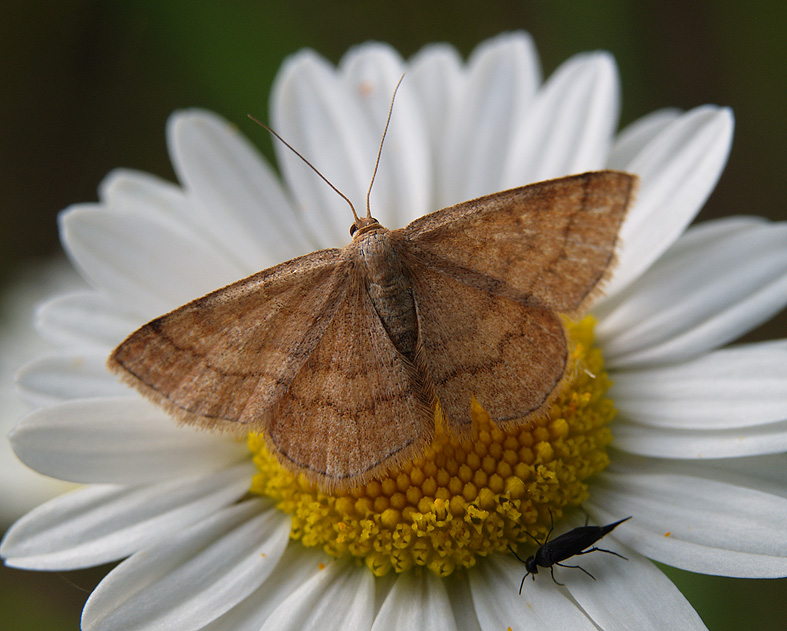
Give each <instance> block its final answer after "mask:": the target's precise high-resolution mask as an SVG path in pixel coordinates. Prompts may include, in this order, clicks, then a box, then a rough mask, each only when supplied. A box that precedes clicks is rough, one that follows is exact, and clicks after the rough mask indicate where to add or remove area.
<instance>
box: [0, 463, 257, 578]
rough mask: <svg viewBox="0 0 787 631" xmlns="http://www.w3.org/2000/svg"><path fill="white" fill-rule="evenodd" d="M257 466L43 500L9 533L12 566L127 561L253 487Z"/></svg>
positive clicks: (7, 554)
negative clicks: (252, 477)
mask: <svg viewBox="0 0 787 631" xmlns="http://www.w3.org/2000/svg"><path fill="white" fill-rule="evenodd" d="M253 473H254V467H253V465H252V464H251V463H250V462H248V463H243V464H241V465H239V466H236V467H233V468H230V469H225V470H223V471H220V472H218V473H215V474H210V475H208V476H200V477H197V478H193V477H192V478H177V479H175V480H172V481H168V482H163V483H161V484H157V485H150V486H134V487H123V486H109V485H93V486H90V487H87V488H85V489H81V490H78V491H74V492H73V493H68V494H66V495H64V496H61V497H58V498H55V499H53V500H51V501H49V502H47V503H46V504H44V505H42V506H39V507H38V508H36V509H35V510H33V511H32V512H30V513H28V514H27V515H25V516H24V517H23V518H22V519H20V520H19V521H18V522H17V523H16V524H14V525H13V526H12V527H11V529H10V530H9V531H8V533H7V535H6V537H5V539H4V540H3V544H2V548H0V554H2V556H3V557H4V558H5V560H6V564H8V565H10V566H13V567H23V568H26V569H37V570H73V569H76V568H80V567H90V566H92V565H101V564H102V563H108V562H109V561H115V560H117V559H122V558H123V557H125V556H128V555H129V554H132V553H133V552H136V551H137V550H140V549H141V548H144V547H147V546H150V545H152V544H154V543H156V542H158V541H161V540H163V539H165V538H168V537H170V536H172V533H173V532H178V531H180V530H181V529H183V528H185V527H186V526H189V525H190V524H193V523H195V522H197V521H199V520H201V519H202V518H204V517H206V516H208V515H210V514H212V513H214V512H215V511H217V510H219V509H220V508H222V507H223V506H227V505H228V504H231V503H232V502H234V501H235V500H237V499H238V498H240V497H242V496H243V494H244V493H245V492H246V491H247V490H248V488H249V480H250V479H251V476H252V475H253Z"/></svg>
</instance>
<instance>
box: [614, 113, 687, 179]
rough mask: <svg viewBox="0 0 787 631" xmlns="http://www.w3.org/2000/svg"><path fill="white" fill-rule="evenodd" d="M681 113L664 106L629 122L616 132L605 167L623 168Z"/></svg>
mask: <svg viewBox="0 0 787 631" xmlns="http://www.w3.org/2000/svg"><path fill="white" fill-rule="evenodd" d="M681 114H682V112H681V111H680V110H677V109H670V108H665V109H661V110H656V111H655V112H651V113H650V114H648V115H647V116H643V117H642V118H640V119H637V120H636V121H634V122H633V123H631V125H629V126H628V127H626V128H625V129H624V130H623V131H621V132H620V134H618V137H617V139H616V140H615V144H614V145H613V146H612V151H611V152H610V154H609V159H608V160H607V168H608V169H618V170H621V171H623V170H625V169H626V167H627V166H628V165H629V164H630V163H631V161H632V160H633V159H634V158H635V157H636V156H637V154H639V153H640V152H641V151H642V150H643V149H644V148H645V146H646V145H648V144H649V143H650V142H652V141H653V140H654V139H655V138H656V137H657V136H658V135H660V134H661V133H662V132H663V131H664V130H665V129H666V128H667V126H668V125H670V124H671V123H672V122H673V121H675V120H677V118H678V117H679V116H680V115H681Z"/></svg>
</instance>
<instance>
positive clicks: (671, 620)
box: [544, 537, 706, 631]
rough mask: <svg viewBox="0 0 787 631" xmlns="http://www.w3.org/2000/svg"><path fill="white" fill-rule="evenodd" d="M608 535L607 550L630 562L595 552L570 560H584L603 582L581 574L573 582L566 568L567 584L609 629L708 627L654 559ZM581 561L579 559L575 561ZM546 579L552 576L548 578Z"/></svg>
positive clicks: (657, 630) (564, 579)
mask: <svg viewBox="0 0 787 631" xmlns="http://www.w3.org/2000/svg"><path fill="white" fill-rule="evenodd" d="M607 541H608V539H604V542H603V543H601V542H600V543H599V544H597V545H601V547H602V548H605V549H611V550H614V551H615V552H617V553H619V554H622V555H623V556H625V557H626V559H627V560H626V561H624V560H622V559H617V558H615V557H614V556H612V555H608V554H603V553H599V552H594V553H592V554H588V555H587V556H582V557H578V558H572V559H570V560H569V561H566V563H569V564H576V563H581V565H582V567H583V568H584V569H585V570H587V571H588V572H590V573H591V574H592V575H593V576H595V577H596V579H597V580H595V581H592V580H590V578H589V577H587V576H584V575H579V576H577V577H576V580H568V578H569V577H568V576H567V575H566V573H567V572H569V573H570V572H572V570H566V569H563V570H558V571H560V580H561V582H565V583H566V588H567V589H568V591H570V592H571V595H572V596H573V597H574V598H575V599H576V601H577V603H578V604H579V606H580V607H582V608H583V609H584V610H585V611H586V612H587V613H588V614H589V615H590V617H591V618H592V619H593V622H595V623H596V624H597V625H598V627H599V628H601V629H604V631H615V630H618V629H619V630H620V631H627V630H629V629H637V631H647V630H648V629H653V630H654V631H661V630H662V629H681V631H689V630H690V629H705V628H706V627H705V625H704V624H703V623H702V620H701V619H700V617H699V616H698V615H697V612H696V611H694V609H693V608H692V606H691V605H690V604H689V602H688V601H687V600H686V598H685V597H684V596H683V594H681V593H680V591H679V590H678V588H677V587H675V585H674V584H673V583H672V581H670V580H669V579H668V578H667V577H666V576H665V575H664V574H663V573H662V572H661V570H659V569H658V568H657V567H656V566H655V565H653V563H651V562H650V561H648V560H647V559H645V558H644V557H642V556H640V555H639V554H637V553H636V552H633V551H631V550H628V549H627V548H626V547H625V546H622V545H620V544H619V543H615V542H614V539H613V538H611V537H610V538H609V544H608V543H607ZM575 562H576V563H575ZM544 578H546V577H544Z"/></svg>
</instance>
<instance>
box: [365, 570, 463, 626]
mask: <svg viewBox="0 0 787 631" xmlns="http://www.w3.org/2000/svg"><path fill="white" fill-rule="evenodd" d="M402 629H430V630H434V631H456V622H455V621H454V614H453V610H452V609H451V603H450V601H449V599H448V593H447V592H446V589H445V584H444V581H443V579H441V578H438V577H437V576H435V575H434V574H433V573H432V572H428V571H426V572H421V573H419V574H416V573H415V572H405V573H403V574H399V575H397V577H396V582H395V583H394V584H393V587H392V588H391V591H389V592H388V596H387V597H386V598H385V601H384V602H383V606H382V607H381V608H380V611H379V613H378V614H377V617H376V618H375V621H374V624H373V625H372V631H401V630H402Z"/></svg>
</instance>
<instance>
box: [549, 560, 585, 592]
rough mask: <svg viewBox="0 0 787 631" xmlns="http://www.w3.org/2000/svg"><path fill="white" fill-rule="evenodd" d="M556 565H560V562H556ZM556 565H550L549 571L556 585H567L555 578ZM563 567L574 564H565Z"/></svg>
mask: <svg viewBox="0 0 787 631" xmlns="http://www.w3.org/2000/svg"><path fill="white" fill-rule="evenodd" d="M555 565H560V563H555ZM555 565H550V566H549V573H550V574H551V575H552V580H553V581H554V582H555V585H560V586H561V587H565V583H559V582H558V580H557V579H556V578H555ZM563 567H573V566H571V565H564V566H563ZM580 569H581V568H580ZM583 571H584V570H583Z"/></svg>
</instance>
